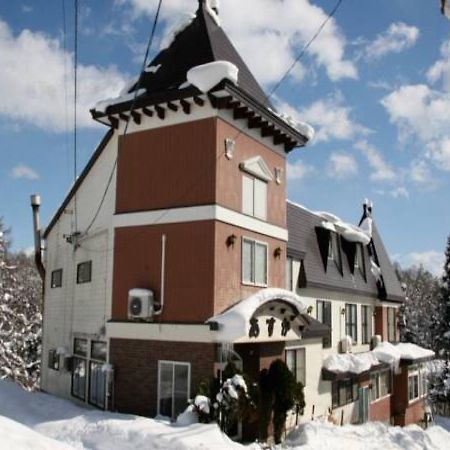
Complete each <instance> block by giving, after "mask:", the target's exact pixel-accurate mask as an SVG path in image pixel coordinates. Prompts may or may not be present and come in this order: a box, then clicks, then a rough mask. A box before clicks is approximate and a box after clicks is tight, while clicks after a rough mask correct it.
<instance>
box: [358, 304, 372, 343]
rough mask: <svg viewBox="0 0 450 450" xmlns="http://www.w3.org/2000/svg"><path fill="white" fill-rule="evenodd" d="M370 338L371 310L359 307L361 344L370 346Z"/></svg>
mask: <svg viewBox="0 0 450 450" xmlns="http://www.w3.org/2000/svg"><path fill="white" fill-rule="evenodd" d="M371 337H372V309H371V307H370V306H368V305H361V344H370V338H371Z"/></svg>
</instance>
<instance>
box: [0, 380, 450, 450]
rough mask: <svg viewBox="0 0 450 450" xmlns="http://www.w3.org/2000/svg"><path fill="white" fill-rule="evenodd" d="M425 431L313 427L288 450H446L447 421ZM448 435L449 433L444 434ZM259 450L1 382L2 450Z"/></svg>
mask: <svg viewBox="0 0 450 450" xmlns="http://www.w3.org/2000/svg"><path fill="white" fill-rule="evenodd" d="M438 423H439V425H440V426H437V425H436V426H432V427H430V428H429V429H428V430H427V431H423V430H422V429H420V428H419V427H417V426H409V427H406V428H398V427H387V426H385V425H382V424H379V423H369V424H367V425H364V426H344V427H337V426H334V425H331V424H326V423H325V424H324V423H320V422H312V423H308V424H306V425H303V426H302V427H301V428H300V429H299V430H297V431H295V432H293V433H291V434H290V436H289V437H288V439H287V441H286V443H285V444H284V446H283V447H281V446H280V447H278V448H279V449H280V450H281V448H283V449H285V448H287V449H291V450H319V449H320V450H321V449H326V450H330V449H333V450H340V449H345V450H361V449H365V450H375V449H376V450H379V449H382V450H397V449H401V450H419V449H420V450H424V449H426V450H437V449H442V450H443V449H447V448H449V446H448V443H449V442H450V432H449V431H450V419H445V418H439V419H438ZM444 428H446V429H447V430H449V431H446V429H444ZM70 448H72V449H73V448H76V449H98V450H107V449H108V450H109V449H117V450H119V449H120V450H127V449H130V450H131V449H133V450H139V449H152V450H153V449H154V450H159V449H172V450H191V449H192V450H193V449H208V450H219V449H220V450H237V449H242V450H257V449H259V446H257V445H256V444H253V445H251V446H242V445H240V444H237V443H235V442H232V441H231V440H230V439H228V438H227V437H226V436H224V435H223V434H222V433H221V432H220V430H219V429H218V427H217V426H216V425H213V424H211V425H202V424H196V423H194V424H189V425H185V426H181V425H176V424H175V425H174V424H170V423H168V422H166V421H164V420H153V419H146V418H144V417H138V416H132V415H125V414H113V413H108V412H102V411H98V410H93V409H87V408H83V407H79V406H76V405H74V404H73V403H72V402H69V401H66V400H62V399H58V398H56V397H53V396H50V395H47V394H43V393H28V392H26V391H23V390H22V389H21V388H20V387H19V386H17V385H15V384H13V383H10V382H7V381H0V449H2V450H3V449H4V450H10V449H11V450H30V449H37V450H41V449H42V450H50V449H51V450H67V449H70Z"/></svg>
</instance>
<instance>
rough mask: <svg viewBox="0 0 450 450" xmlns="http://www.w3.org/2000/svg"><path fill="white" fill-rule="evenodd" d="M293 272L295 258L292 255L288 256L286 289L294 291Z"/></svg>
mask: <svg viewBox="0 0 450 450" xmlns="http://www.w3.org/2000/svg"><path fill="white" fill-rule="evenodd" d="M293 272H294V260H293V259H292V258H291V257H289V256H288V257H287V258H286V289H287V290H288V291H293V290H295V289H294V286H293Z"/></svg>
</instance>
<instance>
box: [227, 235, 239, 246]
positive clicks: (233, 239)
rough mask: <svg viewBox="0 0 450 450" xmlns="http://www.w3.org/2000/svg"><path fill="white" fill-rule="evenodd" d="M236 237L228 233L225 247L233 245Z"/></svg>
mask: <svg viewBox="0 0 450 450" xmlns="http://www.w3.org/2000/svg"><path fill="white" fill-rule="evenodd" d="M236 239H237V236H236V235H235V234H230V235H229V236H228V237H227V240H226V241H225V243H226V244H227V247H234V244H235V242H236Z"/></svg>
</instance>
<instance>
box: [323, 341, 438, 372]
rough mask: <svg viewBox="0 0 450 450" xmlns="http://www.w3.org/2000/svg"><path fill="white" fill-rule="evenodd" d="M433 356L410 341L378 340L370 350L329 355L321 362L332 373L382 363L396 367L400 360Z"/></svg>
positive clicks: (354, 370) (414, 359) (351, 370)
mask: <svg viewBox="0 0 450 450" xmlns="http://www.w3.org/2000/svg"><path fill="white" fill-rule="evenodd" d="M433 357H434V352H433V351H432V350H428V349H426V348H423V347H420V346H418V345H415V344H410V343H403V342H402V343H399V344H396V345H393V344H391V343H389V342H380V343H379V344H378V345H377V346H376V347H375V348H374V349H373V350H372V351H370V352H362V353H340V354H337V355H331V356H329V357H328V358H326V359H325V360H324V362H323V366H322V367H323V368H324V369H325V370H328V371H330V372H334V373H352V374H355V375H358V374H361V373H363V372H367V371H368V370H370V369H371V368H373V367H375V366H378V365H380V364H382V363H385V364H389V365H391V366H394V367H397V366H398V365H399V363H400V361H401V360H407V361H423V360H425V359H431V358H433Z"/></svg>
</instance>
